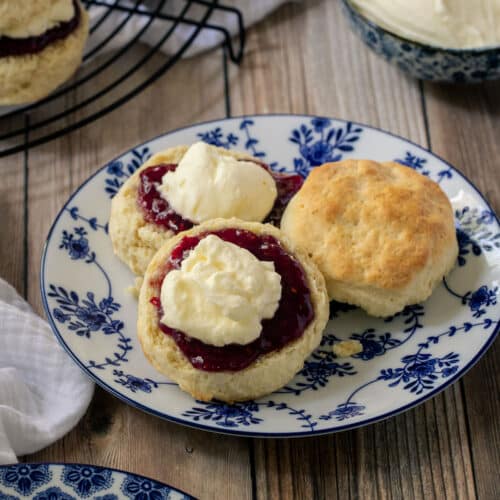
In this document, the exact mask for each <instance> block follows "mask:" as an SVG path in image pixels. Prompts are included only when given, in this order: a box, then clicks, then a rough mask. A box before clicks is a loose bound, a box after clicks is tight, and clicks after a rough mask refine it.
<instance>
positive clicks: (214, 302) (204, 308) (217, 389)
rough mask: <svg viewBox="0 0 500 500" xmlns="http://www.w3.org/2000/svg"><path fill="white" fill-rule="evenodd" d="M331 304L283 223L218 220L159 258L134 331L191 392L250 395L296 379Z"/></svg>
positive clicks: (170, 245)
mask: <svg viewBox="0 0 500 500" xmlns="http://www.w3.org/2000/svg"><path fill="white" fill-rule="evenodd" d="M328 310H329V303H328V295H327V292H326V287H325V282H324V279H323V276H322V275H321V273H320V272H319V271H318V269H317V267H316V266H315V265H314V263H313V262H312V261H311V259H309V258H308V257H307V255H305V254H304V253H302V252H301V251H299V250H297V249H296V248H295V247H294V246H293V245H292V244H291V243H290V242H289V241H288V240H287V239H286V238H285V237H284V236H283V234H282V233H281V232H280V231H279V230H278V229H277V228H276V227H274V226H272V225H270V224H260V223H255V222H244V221H241V220H237V219H216V220H212V221H208V222H204V223H203V224H200V225H197V226H195V227H193V228H192V229H191V230H189V231H186V232H183V233H181V234H178V235H177V236H175V237H174V238H171V239H169V240H168V241H167V242H166V243H165V244H164V245H163V246H162V247H161V248H160V250H158V252H157V253H156V255H155V256H154V257H153V259H152V260H151V262H150V264H149V266H148V268H147V271H146V274H145V276H144V281H143V284H142V287H141V292H140V296H139V309H138V325H137V331H138V337H139V340H140V343H141V345H142V349H143V351H144V353H145V355H146V357H147V358H148V360H149V361H150V362H151V364H152V365H153V366H154V367H155V368H156V369H157V370H158V371H160V372H161V373H163V374H165V375H166V376H168V377H169V378H171V379H172V380H174V381H175V382H177V383H178V384H179V386H180V387H181V389H183V390H184V391H186V392H188V393H190V394H191V395H192V396H193V397H195V398H197V399H200V400H203V401H209V400H212V399H217V400H221V401H226V402H234V401H244V400H248V399H254V398H258V397H260V396H263V395H265V394H268V393H270V392H272V391H274V390H276V389H278V388H280V387H282V386H283V385H285V384H286V383H287V382H288V381H289V380H290V379H291V378H293V376H294V375H295V374H296V373H297V371H299V370H300V369H301V368H302V366H303V364H304V360H305V359H306V358H307V357H308V356H309V354H310V353H311V352H312V351H313V350H314V349H315V348H316V347H317V346H318V344H319V342H320V339H321V334H322V332H323V329H324V327H325V325H326V323H327V321H328Z"/></svg>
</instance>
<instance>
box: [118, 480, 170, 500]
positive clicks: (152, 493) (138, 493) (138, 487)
mask: <svg viewBox="0 0 500 500" xmlns="http://www.w3.org/2000/svg"><path fill="white" fill-rule="evenodd" d="M121 491H122V493H123V494H124V495H125V496H126V497H127V498H130V499H132V500H167V498H168V492H165V488H164V487H163V486H162V485H161V484H158V483H157V482H155V481H152V480H151V479H146V478H139V477H134V476H130V477H127V478H126V479H125V481H124V482H123V484H122V487H121Z"/></svg>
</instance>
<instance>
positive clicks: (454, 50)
mask: <svg viewBox="0 0 500 500" xmlns="http://www.w3.org/2000/svg"><path fill="white" fill-rule="evenodd" d="M342 3H343V4H344V6H345V7H346V8H347V9H349V11H350V13H351V14H352V15H354V16H359V17H361V18H362V19H363V21H364V22H366V24H368V25H369V26H370V27H371V28H372V29H376V30H381V31H384V32H385V33H388V34H390V35H391V36H393V37H394V38H396V39H397V40H400V41H401V42H406V43H410V44H414V45H418V46H419V47H422V48H424V49H426V50H432V51H433V52H438V51H444V52H449V53H451V54H469V55H480V54H483V53H485V52H491V51H494V50H500V45H485V46H484V47H470V48H468V49H457V48H453V47H443V46H441V45H429V44H428V43H422V42H417V41H416V40H412V39H410V38H405V37H402V36H401V35H397V34H396V33H394V32H393V31H389V30H388V29H386V28H383V27H382V26H380V25H379V24H377V23H375V22H374V21H372V20H371V19H368V18H367V17H365V16H363V14H361V12H359V11H358V10H357V9H356V8H355V7H354V6H352V5H351V2H350V1H349V0H342Z"/></svg>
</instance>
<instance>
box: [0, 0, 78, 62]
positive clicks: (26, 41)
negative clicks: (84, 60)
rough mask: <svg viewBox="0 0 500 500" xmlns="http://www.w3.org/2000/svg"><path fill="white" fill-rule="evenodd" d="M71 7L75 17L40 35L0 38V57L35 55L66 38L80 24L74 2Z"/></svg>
mask: <svg viewBox="0 0 500 500" xmlns="http://www.w3.org/2000/svg"><path fill="white" fill-rule="evenodd" d="M73 6H74V9H75V15H74V16H73V17H72V18H71V19H70V20H69V21H64V22H62V23H60V24H58V25H57V26H54V27H53V28H51V29H49V30H47V31H46V32H45V33H43V34H41V35H38V36H29V37H26V38H10V37H8V36H0V57H8V56H24V55H28V54H36V53H37V52H41V51H42V50H43V49H44V48H45V47H47V45H49V44H51V43H53V42H57V41H58V40H62V39H64V38H66V37H67V36H68V35H69V34H70V33H72V32H73V31H74V30H75V29H76V27H77V26H78V25H79V24H80V17H81V12H80V7H79V6H78V3H77V2H76V0H73Z"/></svg>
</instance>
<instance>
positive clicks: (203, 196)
mask: <svg viewBox="0 0 500 500" xmlns="http://www.w3.org/2000/svg"><path fill="white" fill-rule="evenodd" d="M302 182H303V179H302V177H300V176H299V175H286V174H277V173H274V172H272V171H271V170H270V169H269V168H268V167H267V165H265V164H264V163H262V162H261V161H259V160H258V159H256V158H253V157H252V156H249V155H247V154H245V153H240V152H238V151H230V150H227V149H223V148H219V147H215V146H211V145H208V144H205V143H204V142H198V143H195V144H193V145H192V146H190V147H188V146H177V147H174V148H170V149H167V150H166V151H163V152H161V153H158V154H155V155H154V156H153V157H152V158H150V159H149V160H148V161H147V162H146V163H145V164H144V165H142V166H141V167H140V168H139V169H138V170H137V171H136V172H134V174H133V175H132V176H131V177H130V178H129V179H128V180H127V181H126V182H125V183H124V185H123V186H122V187H121V188H120V190H119V192H118V193H117V194H116V196H115V197H114V198H113V200H112V203H111V216H110V221H109V234H110V237H111V241H112V243H113V249H114V252H115V254H116V255H117V256H118V257H119V258H120V259H121V260H122V261H123V262H125V263H126V264H127V265H128V266H129V267H130V269H131V270H132V271H133V272H134V273H136V274H138V275H142V274H144V271H145V270H146V267H147V265H148V263H149V261H150V260H151V258H152V257H153V255H154V254H155V252H156V251H157V250H158V249H159V248H160V247H161V245H162V244H163V243H165V241H166V240H167V239H169V238H171V237H173V236H175V235H176V234H177V233H179V232H181V231H185V230H187V229H190V228H191V227H194V226H196V225H197V224H200V223H202V222H205V221H207V220H211V219H215V218H219V217H222V218H225V219H227V218H231V217H236V218H238V219H241V220H246V221H249V222H263V221H266V222H272V223H277V222H279V220H280V219H281V215H282V212H283V210H284V208H285V206H286V204H287V203H288V201H289V200H290V199H291V198H292V196H293V195H294V194H295V193H296V192H297V191H298V190H299V188H300V187H301V186H302Z"/></svg>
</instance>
